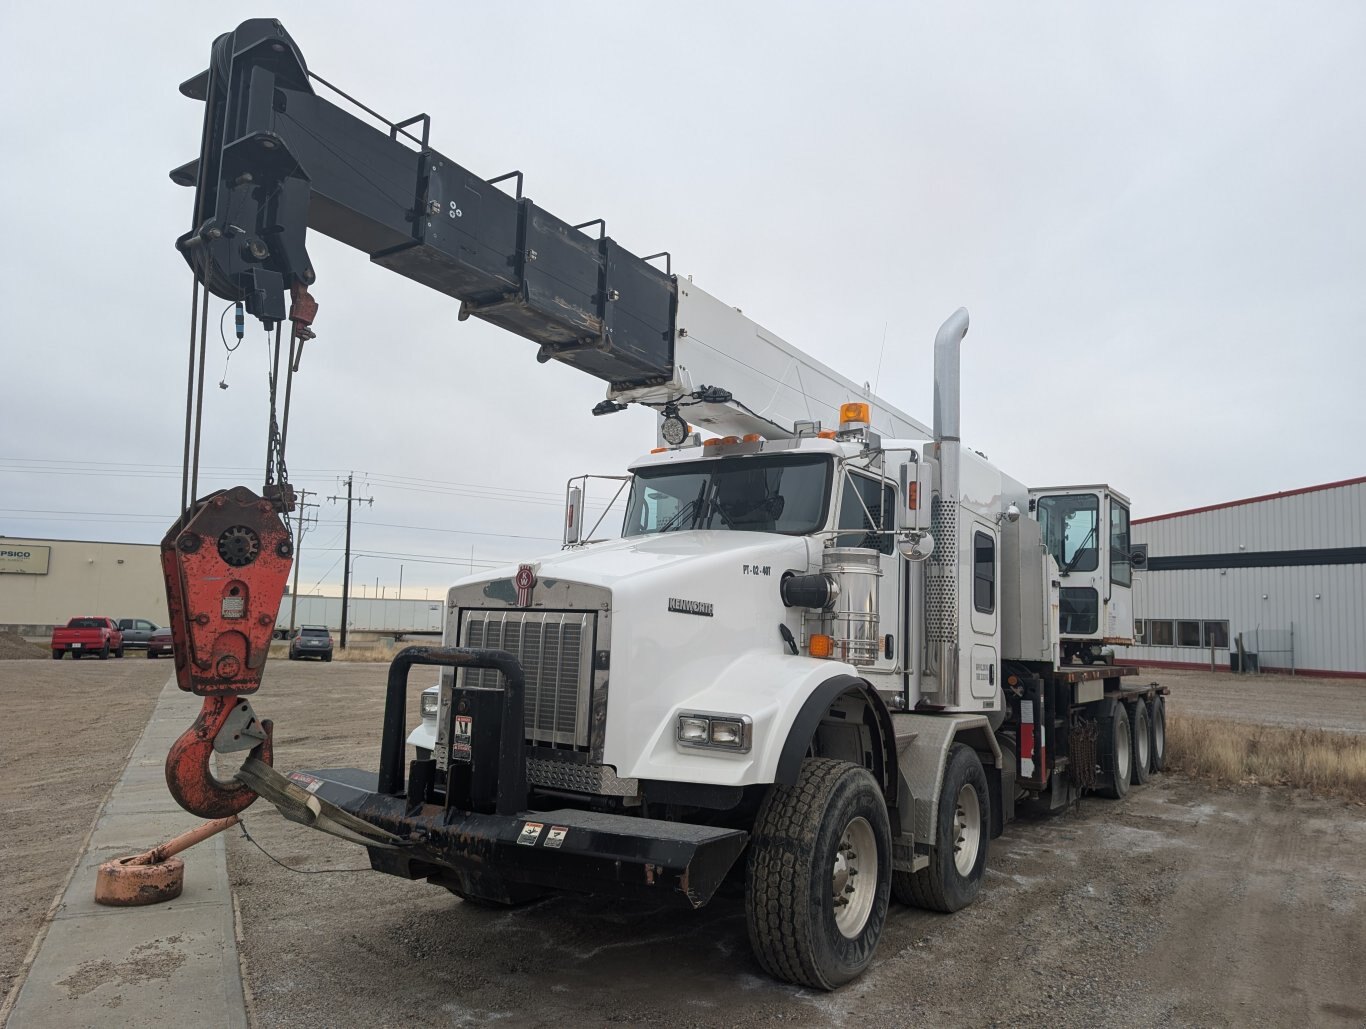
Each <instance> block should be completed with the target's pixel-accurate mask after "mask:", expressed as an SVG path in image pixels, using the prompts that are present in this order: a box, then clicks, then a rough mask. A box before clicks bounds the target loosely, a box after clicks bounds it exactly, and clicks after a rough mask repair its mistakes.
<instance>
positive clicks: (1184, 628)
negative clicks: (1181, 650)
mask: <svg viewBox="0 0 1366 1029" xmlns="http://www.w3.org/2000/svg"><path fill="white" fill-rule="evenodd" d="M1176 645H1177V646H1178V647H1198V646H1200V623H1199V622H1177V623H1176Z"/></svg>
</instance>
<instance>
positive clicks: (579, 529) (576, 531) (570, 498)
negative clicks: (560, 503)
mask: <svg viewBox="0 0 1366 1029" xmlns="http://www.w3.org/2000/svg"><path fill="white" fill-rule="evenodd" d="M582 538H583V490H582V489H581V488H580V487H578V486H570V487H569V490H568V494H567V496H566V497H565V505H564V543H565V546H567V547H572V546H575V545H576V544H578V543H579V541H580V540H581V539H582Z"/></svg>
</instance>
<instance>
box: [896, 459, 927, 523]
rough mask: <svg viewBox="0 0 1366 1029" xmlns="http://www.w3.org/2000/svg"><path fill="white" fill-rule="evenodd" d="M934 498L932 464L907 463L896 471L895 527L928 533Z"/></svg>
mask: <svg viewBox="0 0 1366 1029" xmlns="http://www.w3.org/2000/svg"><path fill="white" fill-rule="evenodd" d="M933 497H934V462H933V461H929V460H925V461H907V462H906V463H905V464H903V465H902V466H901V468H900V469H899V471H898V488H897V497H896V527H897V528H898V529H900V530H902V531H903V532H904V531H907V530H913V531H918V532H925V531H928V530H929V528H930V515H931V508H932V501H933Z"/></svg>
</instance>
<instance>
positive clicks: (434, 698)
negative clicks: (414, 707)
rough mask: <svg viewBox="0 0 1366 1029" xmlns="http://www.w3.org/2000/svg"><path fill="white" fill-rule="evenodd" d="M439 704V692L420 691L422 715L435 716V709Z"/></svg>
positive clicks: (425, 716)
mask: <svg viewBox="0 0 1366 1029" xmlns="http://www.w3.org/2000/svg"><path fill="white" fill-rule="evenodd" d="M440 706H441V694H440V693H438V692H437V691H436V690H423V692H422V717H423V718H435V717H436V712H437V709H438V708H439V707H440Z"/></svg>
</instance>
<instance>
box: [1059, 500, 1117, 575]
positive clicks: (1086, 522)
mask: <svg viewBox="0 0 1366 1029" xmlns="http://www.w3.org/2000/svg"><path fill="white" fill-rule="evenodd" d="M1037 507H1038V514H1039V527H1040V528H1041V529H1042V530H1043V543H1044V546H1045V547H1047V548H1048V552H1049V553H1050V554H1052V555H1053V560H1054V561H1056V562H1058V570H1059V571H1060V572H1062V573H1064V574H1066V573H1068V572H1094V571H1095V570H1096V569H1097V568H1099V567H1100V498H1099V497H1097V496H1096V495H1095V494H1094V493H1067V494H1063V495H1061V496H1056V497H1040V498H1039V502H1038V505H1037ZM1125 533H1126V536H1127V533H1128V512H1127V511H1126V512H1125ZM1125 553H1126V554H1127V553H1128V549H1127V547H1126V549H1125Z"/></svg>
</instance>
